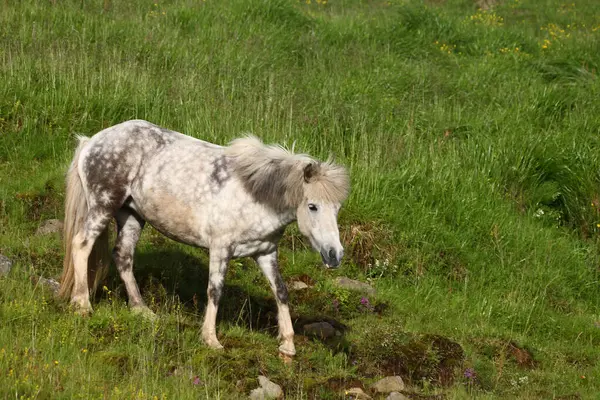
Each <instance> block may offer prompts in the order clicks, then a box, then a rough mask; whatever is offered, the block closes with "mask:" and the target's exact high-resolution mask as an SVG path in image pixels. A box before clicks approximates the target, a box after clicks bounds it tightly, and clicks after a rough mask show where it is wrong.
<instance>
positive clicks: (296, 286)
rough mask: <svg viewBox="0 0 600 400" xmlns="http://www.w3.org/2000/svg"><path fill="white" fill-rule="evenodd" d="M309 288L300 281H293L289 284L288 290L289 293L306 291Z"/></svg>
mask: <svg viewBox="0 0 600 400" xmlns="http://www.w3.org/2000/svg"><path fill="white" fill-rule="evenodd" d="M309 287H310V286H308V285H307V284H306V283H304V282H302V281H293V282H291V283H290V284H289V289H290V290H291V291H298V290H304V289H308V288H309Z"/></svg>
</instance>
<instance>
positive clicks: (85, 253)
mask: <svg viewBox="0 0 600 400" xmlns="http://www.w3.org/2000/svg"><path fill="white" fill-rule="evenodd" d="M110 218H111V215H110V212H108V211H107V210H104V209H100V208H92V209H91V210H90V212H89V213H88V215H87V217H86V219H85V223H84V224H83V228H82V229H81V230H80V231H79V232H77V234H76V235H75V236H74V237H73V269H74V274H73V275H74V284H73V291H72V294H71V303H73V304H75V305H76V306H77V307H78V312H79V313H80V314H88V313H90V312H92V305H91V304H90V291H89V282H88V258H89V256H90V253H91V252H92V249H93V247H94V243H95V242H96V239H98V237H99V236H100V235H101V234H102V232H104V230H105V229H106V226H107V225H108V222H109V221H110Z"/></svg>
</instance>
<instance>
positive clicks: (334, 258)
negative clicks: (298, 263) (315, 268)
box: [321, 247, 344, 268]
mask: <svg viewBox="0 0 600 400" xmlns="http://www.w3.org/2000/svg"><path fill="white" fill-rule="evenodd" d="M343 256H344V250H340V251H339V252H338V251H336V250H335V249H334V248H333V247H330V248H329V250H325V249H323V250H321V259H323V264H325V265H327V266H328V267H329V268H337V267H339V265H340V263H341V262H342V257H343Z"/></svg>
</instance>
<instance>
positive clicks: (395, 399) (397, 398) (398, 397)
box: [385, 392, 408, 400]
mask: <svg viewBox="0 0 600 400" xmlns="http://www.w3.org/2000/svg"><path fill="white" fill-rule="evenodd" d="M385 400H408V397H406V396H405V395H403V394H402V393H398V392H392V393H390V394H389V395H388V397H386V398H385Z"/></svg>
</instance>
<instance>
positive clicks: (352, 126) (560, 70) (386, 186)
mask: <svg viewBox="0 0 600 400" xmlns="http://www.w3.org/2000/svg"><path fill="white" fill-rule="evenodd" d="M1 7H2V8H1V9H2V12H0V253H2V254H5V255H6V256H8V257H10V258H12V259H13V260H14V261H15V268H14V270H13V271H12V273H11V274H10V275H9V276H8V277H5V278H0V321H1V323H0V392H1V394H2V397H6V398H40V399H46V398H78V397H81V398H124V399H125V398H126V399H129V398H134V397H137V398H159V399H160V398H169V399H171V398H177V399H183V398H198V397H200V398H211V399H213V398H223V399H228V398H241V397H244V396H246V395H247V394H248V393H249V391H250V390H251V389H253V388H254V387H256V380H255V379H256V376H257V375H258V374H260V373H262V374H266V375H268V376H269V377H270V378H271V379H273V380H274V381H276V382H278V383H280V384H281V385H282V386H283V387H284V390H285V391H286V396H287V398H310V399H312V398H330V399H335V398H343V397H344V394H343V393H344V392H343V389H344V388H349V387H350V385H356V384H358V383H362V384H363V385H365V386H368V385H369V384H370V383H371V382H373V381H374V380H376V379H377V378H378V377H380V376H383V375H384V374H386V373H388V372H389V368H388V367H389V364H390V363H392V364H393V363H396V364H394V365H397V366H398V365H401V366H402V368H400V367H399V370H400V372H401V373H402V375H403V377H404V378H405V380H406V381H407V382H408V391H409V392H411V393H418V394H420V395H422V396H426V395H435V394H442V395H444V396H446V398H452V399H453V398H458V399H462V398H471V397H477V398H503V399H504V398H528V399H529V398H543V399H548V398H559V397H560V396H563V397H562V398H586V399H587V398H591V399H592V398H596V397H597V393H600V367H598V365H600V356H599V353H598V347H599V345H600V329H599V321H600V287H599V286H600V285H599V282H598V279H599V271H600V270H599V267H598V266H599V263H600V251H599V249H598V244H599V243H600V241H599V238H600V236H599V235H600V172H598V171H600V151H599V150H600V135H599V134H600V102H599V101H598V99H599V98H600V81H599V79H598V70H599V68H600V51H599V50H600V14H598V12H597V4H596V1H594V0H581V1H577V2H575V3H569V2H562V1H556V0H545V1H535V0H506V1H501V2H498V4H497V5H496V7H495V8H494V9H493V10H490V11H487V12H486V11H481V10H478V9H477V7H476V5H475V3H474V2H472V1H468V0H447V1H433V0H431V1H425V2H422V1H417V0H404V1H402V0H392V1H378V0H374V1H369V2H364V1H359V0H339V1H338V0H330V1H328V2H326V3H325V4H323V2H315V1H310V2H306V1H291V0H289V1H288V0H275V1H266V0H252V1H241V0H233V1H229V2H218V1H212V0H207V1H191V0H172V1H160V2H157V3H154V2H152V1H143V0H136V1H130V2H110V1H105V2H102V1H93V2H83V1H74V0H65V1H62V0H57V1H45V2H38V1H29V0H26V1H20V2H9V1H5V2H4V3H3V4H2V6H1ZM133 118H141V119H146V120H149V121H152V122H154V123H157V124H160V125H163V126H165V127H168V128H171V129H174V130H178V131H181V132H185V133H187V134H189V135H192V136H195V137H199V138H202V139H205V140H208V141H212V142H215V143H220V144H225V143H227V142H228V141H229V140H231V139H232V138H234V137H236V136H239V135H240V134H241V133H243V132H248V131H251V132H253V133H255V134H257V135H259V136H261V137H263V138H264V139H265V140H266V141H269V142H278V143H282V144H288V145H291V144H292V142H294V141H296V147H297V148H299V149H301V150H302V151H305V152H308V153H310V154H312V155H315V156H317V157H320V158H326V157H327V156H328V155H329V154H334V155H335V157H336V159H337V160H338V161H339V162H341V163H344V164H345V165H347V166H348V167H349V168H350V170H351V177H352V193H351V196H350V198H349V200H348V202H347V204H346V205H345V207H344V209H343V212H342V214H341V216H340V228H341V230H342V233H343V238H344V241H345V244H346V247H347V249H348V251H347V253H348V257H347V258H346V261H345V262H344V264H343V265H342V268H341V269H340V270H339V271H336V272H332V271H326V270H324V269H322V268H321V267H320V265H319V257H318V255H315V254H313V253H312V252H311V251H310V250H309V249H308V248H307V247H306V245H305V244H304V243H303V242H302V240H301V239H300V238H299V236H298V233H297V231H296V230H295V229H291V230H290V232H289V233H288V235H287V237H286V238H285V240H284V244H283V250H282V254H281V264H282V272H283V275H284V277H285V279H286V280H288V281H289V280H291V279H292V278H294V277H299V276H302V275H307V276H309V277H310V279H312V280H313V281H314V288H312V289H311V290H310V291H309V292H307V293H294V294H292V295H291V309H292V312H293V313H295V317H297V318H300V321H302V320H303V319H319V318H334V319H336V320H338V321H339V322H341V323H343V324H345V325H346V326H347V327H348V328H349V329H348V330H345V331H344V334H343V336H342V337H341V338H338V339H336V340H335V341H334V342H327V343H322V342H320V341H318V340H312V339H306V338H303V337H301V336H299V337H298V339H297V348H298V356H297V357H296V361H295V363H294V365H293V366H292V367H285V366H284V365H283V364H282V362H281V361H280V360H279V359H278V357H277V340H276V338H275V336H274V334H273V331H274V327H275V326H276V319H275V316H274V313H273V310H274V302H273V300H272V296H271V294H270V292H269V289H268V286H267V283H266V281H265V279H264V278H263V277H262V276H261V275H260V273H259V271H258V268H256V267H255V266H254V265H253V264H252V263H251V262H249V261H241V262H235V263H232V267H231V268H230V272H229V274H228V278H227V289H226V293H225V295H224V298H223V304H222V307H221V313H220V315H221V318H220V322H219V327H218V329H219V334H220V337H221V338H222V342H223V344H224V345H225V346H226V347H227V351H225V352H224V353H218V352H213V351H211V350H209V349H207V348H205V347H204V346H203V345H202V343H201V341H200V335H199V329H200V321H201V318H202V312H203V308H204V301H205V298H206V296H205V294H204V293H205V290H206V289H205V287H206V279H207V278H206V275H207V267H206V264H207V263H206V253H205V252H203V251H201V250H197V249H192V248H189V247H186V246H183V245H179V244H176V243H173V242H171V241H169V240H168V239H164V238H162V236H160V235H159V234H158V233H156V232H155V231H153V230H152V229H147V230H146V231H145V233H144V235H143V237H142V240H141V243H140V245H139V247H138V253H137V255H136V268H135V272H136V275H137V276H138V279H139V281H140V284H141V285H142V290H143V294H144V296H145V298H146V299H147V301H148V302H149V303H150V304H151V307H152V308H153V309H154V310H155V311H157V312H158V314H159V315H160V319H159V321H158V323H157V324H155V325H153V324H150V323H148V322H146V321H144V320H142V319H139V318H138V317H136V316H133V315H131V314H130V313H129V312H128V311H127V308H126V306H125V301H126V297H125V294H124V291H123V288H122V285H121V283H120V281H119V279H118V278H116V274H113V275H112V276H111V277H110V279H108V280H107V282H105V285H106V287H107V289H106V290H104V291H102V292H101V293H99V295H98V298H97V299H96V301H95V303H94V307H95V310H96V313H95V314H94V315H93V316H92V317H90V318H87V319H84V318H79V317H77V316H74V315H73V314H71V313H69V312H68V311H67V310H65V308H64V305H62V304H59V303H57V302H56V301H55V300H54V299H53V298H52V295H51V294H50V293H49V292H47V291H46V290H45V289H44V288H42V287H39V286H36V285H34V284H32V283H31V280H30V276H31V275H44V276H57V275H58V274H59V272H60V266H61V263H62V254H61V241H60V238H59V237H58V236H49V237H37V236H35V235H34V232H35V230H36V228H37V226H38V225H39V224H40V222H41V221H43V220H44V219H48V218H62V213H63V211H62V201H63V195H64V188H63V177H64V173H65V170H66V167H67V165H68V163H69V161H70V158H71V157H72V153H73V147H74V140H73V137H72V134H73V133H83V134H87V135H92V134H94V133H96V132H98V131H99V130H101V129H103V128H105V127H108V126H110V125H113V124H116V123H119V122H122V121H124V120H127V119H133ZM337 275H346V276H350V277H353V278H357V279H361V280H366V279H370V280H371V282H372V283H373V285H374V286H375V287H376V288H377V290H378V293H377V295H376V296H374V297H373V296H372V297H370V298H369V300H370V302H371V303H372V304H374V305H381V304H386V305H387V309H386V310H385V311H383V312H382V313H381V315H380V314H379V313H375V312H371V311H370V310H369V309H367V308H365V307H364V306H361V305H360V300H361V296H360V295H358V294H354V293H350V292H346V291H344V290H340V289H336V288H335V287H334V286H333V285H332V281H333V279H334V277H335V276H337ZM334 300H335V301H336V302H337V303H338V304H339V305H338V306H334V305H333V302H334ZM432 335H438V336H432ZM435 337H442V338H447V339H449V340H451V341H452V342H455V343H458V344H459V345H460V346H461V347H462V350H463V351H464V360H463V359H461V357H459V354H458V353H456V352H451V351H446V350H447V348H448V349H449V348H452V346H451V345H450V344H447V343H446V342H445V341H444V340H446V339H444V340H442V339H440V340H437V341H436V340H435V339H432V338H435ZM452 342H450V343H452ZM440 343H441V344H440ZM445 343H446V344H445ZM510 343H514V346H513V345H511V344H510ZM444 346H449V347H447V348H446V347H444ZM515 346H516V347H515ZM515 349H517V350H515ZM519 349H524V350H519ZM522 353H525V354H526V355H531V356H532V357H533V361H531V362H529V361H527V360H525V361H524V360H523V359H522V358H519V354H521V355H522ZM448 354H450V355H448ZM445 357H446V358H445ZM444 360H446V361H447V362H448V363H449V364H448V365H450V367H448V368H447V369H448V370H449V371H451V373H450V376H453V377H454V379H450V380H446V381H445V382H441V379H440V378H439V377H440V375H439V372H440V371H439V368H440V365H441V363H442V364H443V362H444ZM461 360H462V361H461ZM386 368H387V369H386ZM467 368H472V369H473V370H474V371H475V373H476V374H477V378H476V379H474V380H472V381H471V380H469V379H467V378H465V377H464V375H463V372H464V371H465V370H466V369H467ZM196 377H197V379H196ZM194 381H195V382H196V383H198V384H194V383H195V382H194ZM564 396H571V397H564ZM577 396H579V397H577Z"/></svg>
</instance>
